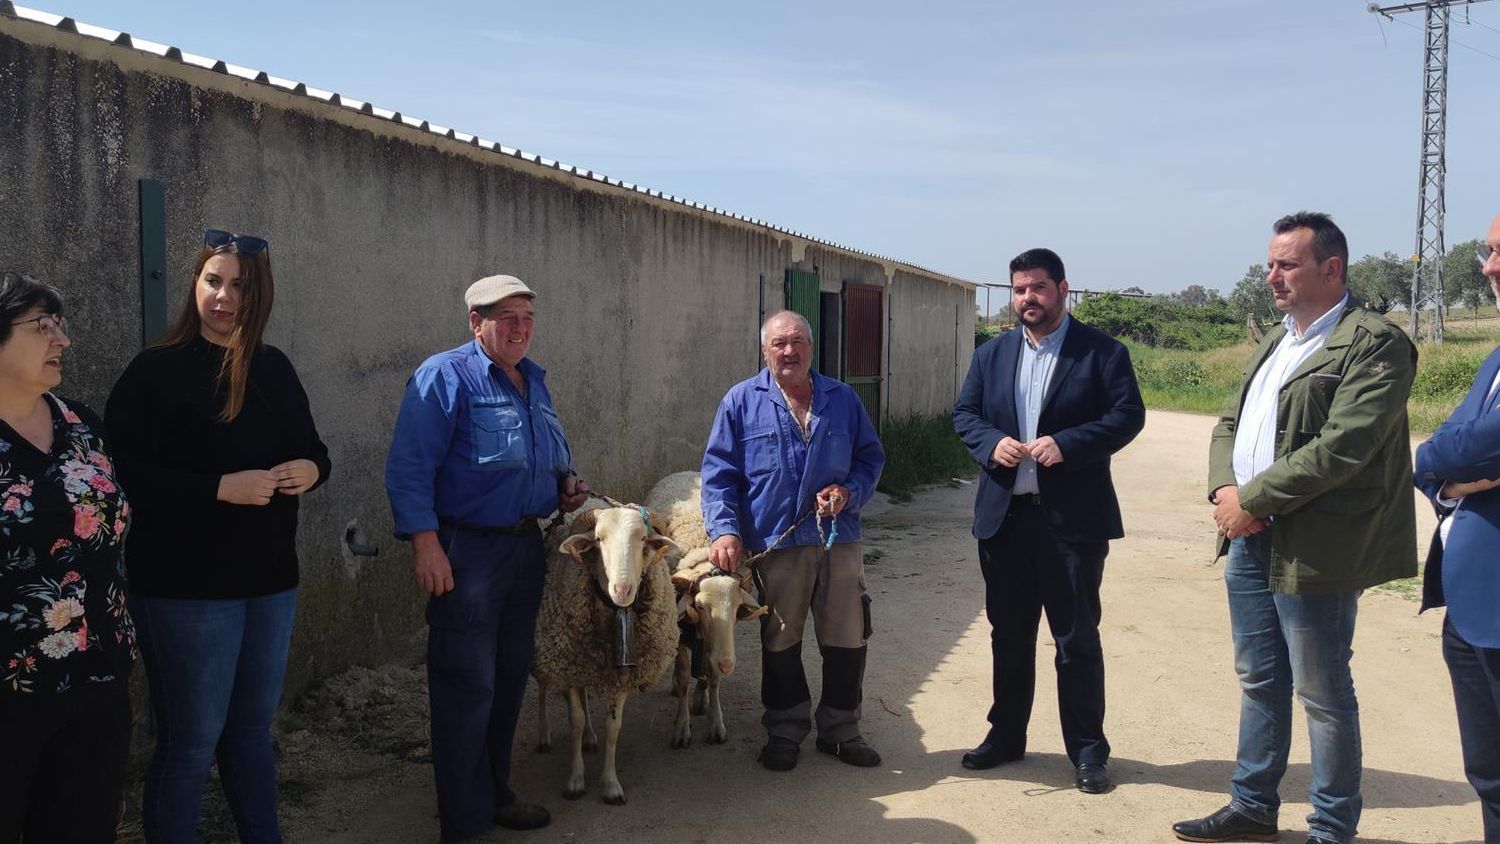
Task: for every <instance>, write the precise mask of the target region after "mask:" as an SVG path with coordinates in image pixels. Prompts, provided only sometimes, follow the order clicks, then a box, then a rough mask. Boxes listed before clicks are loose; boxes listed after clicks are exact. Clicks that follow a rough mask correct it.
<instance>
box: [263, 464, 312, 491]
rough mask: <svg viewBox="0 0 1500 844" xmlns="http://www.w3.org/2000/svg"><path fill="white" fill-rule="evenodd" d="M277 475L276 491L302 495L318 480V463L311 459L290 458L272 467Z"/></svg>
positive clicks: (273, 472) (272, 472) (273, 473)
mask: <svg viewBox="0 0 1500 844" xmlns="http://www.w3.org/2000/svg"><path fill="white" fill-rule="evenodd" d="M271 474H272V475H274V476H275V477H276V491H277V492H279V493H281V494H282V495H301V494H302V493H304V492H307V491H308V490H309V489H311V488H312V485H313V484H315V483H317V482H318V464H316V463H314V462H312V461H311V460H288V461H287V462H285V463H282V464H281V465H279V466H272V467H271Z"/></svg>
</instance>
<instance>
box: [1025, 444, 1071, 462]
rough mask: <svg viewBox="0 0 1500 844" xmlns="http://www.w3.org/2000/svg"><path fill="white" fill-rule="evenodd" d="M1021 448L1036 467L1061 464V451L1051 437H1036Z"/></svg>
mask: <svg viewBox="0 0 1500 844" xmlns="http://www.w3.org/2000/svg"><path fill="white" fill-rule="evenodd" d="M1023 447H1024V448H1025V449H1026V451H1027V453H1029V454H1030V455H1031V458H1032V459H1033V460H1035V461H1036V463H1037V465H1038V466H1056V465H1057V464H1059V463H1061V462H1063V455H1062V449H1060V448H1058V447H1057V441H1056V440H1054V439H1052V438H1051V437H1037V438H1036V439H1034V440H1032V441H1031V442H1029V443H1027V444H1026V445H1025V446H1023Z"/></svg>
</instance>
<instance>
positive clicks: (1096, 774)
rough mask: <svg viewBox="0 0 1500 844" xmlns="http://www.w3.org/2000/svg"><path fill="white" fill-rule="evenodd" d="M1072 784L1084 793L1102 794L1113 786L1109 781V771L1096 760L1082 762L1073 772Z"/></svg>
mask: <svg viewBox="0 0 1500 844" xmlns="http://www.w3.org/2000/svg"><path fill="white" fill-rule="evenodd" d="M1073 784H1074V785H1076V786H1078V790H1079V791H1081V792H1083V793H1084V794H1103V793H1104V792H1106V791H1109V790H1110V789H1112V788H1114V787H1115V784H1114V783H1112V782H1110V781H1109V772H1108V771H1106V770H1105V769H1104V766H1103V765H1100V764H1099V763H1097V762H1084V763H1083V764H1082V765H1079V766H1078V770H1077V772H1076V773H1074V774H1073Z"/></svg>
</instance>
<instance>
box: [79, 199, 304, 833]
mask: <svg viewBox="0 0 1500 844" xmlns="http://www.w3.org/2000/svg"><path fill="white" fill-rule="evenodd" d="M274 297H275V286H274V283H273V281H272V277H271V261H270V256H269V252H268V248H267V244H266V241H265V240H263V239H261V238H257V237H250V236H247V235H232V234H230V233H229V232H226V231H222V230H219V229H209V230H207V231H206V232H204V243H203V248H202V249H201V250H200V251H199V253H198V259H197V261H196V263H195V265H194V268H193V283H192V286H191V287H190V288H189V290H188V296H187V301H186V302H185V303H184V304H183V308H182V311H181V313H179V314H178V316H177V319H176V321H175V322H174V323H173V324H172V326H171V327H170V328H169V329H168V330H167V333H166V336H165V337H163V338H162V339H161V340H160V341H159V342H158V343H157V344H156V345H154V346H152V347H151V348H149V349H146V350H145V351H143V352H141V353H140V354H139V355H137V356H136V358H135V360H133V361H131V363H130V365H129V366H128V367H126V369H125V373H124V374H123V375H121V376H120V380H119V381H118V382H117V383H116V384H115V387H114V390H113V392H111V394H110V397H109V404H108V406H107V407H106V408H105V418H106V419H107V420H108V423H109V425H110V431H111V435H112V437H113V438H114V440H113V443H112V444H113V445H114V446H115V455H116V459H117V460H118V461H119V465H120V478H121V482H122V483H123V484H124V485H125V489H126V491H127V492H129V494H130V496H131V502H132V504H133V506H134V507H135V508H136V509H135V513H136V522H135V527H134V529H133V532H132V533H131V537H130V549H129V552H128V553H127V555H126V560H125V562H126V565H127V567H128V569H129V572H130V581H131V583H130V608H131V614H132V616H134V618H135V621H136V625H137V627H138V629H139V630H140V637H141V652H142V655H143V656H144V658H145V664H146V676H147V679H148V680H149V681H150V687H151V708H152V711H153V713H154V715H155V725H156V752H155V754H154V755H153V756H152V758H151V764H150V767H149V768H148V769H147V771H146V788H145V795H144V798H143V800H142V804H141V814H142V820H143V824H144V827H145V834H146V839H147V840H148V841H150V842H191V841H193V840H194V834H195V830H196V827H197V823H198V814H199V807H200V804H201V802H202V797H203V788H204V783H205V781H206V780H207V777H208V770H209V766H210V763H212V762H213V761H214V760H215V759H216V758H217V760H218V763H219V777H220V780H221V781H222V783H223V786H224V795H225V797H226V798H227V799H228V801H229V807H230V810H231V811H232V812H233V814H234V820H235V825H236V827H237V828H238V831H239V837H240V840H241V841H245V842H264V841H280V840H281V836H280V831H279V825H278V823H277V818H276V764H275V756H274V753H273V751H272V748H271V738H270V726H271V719H272V717H273V716H274V715H275V713H276V707H277V704H278V703H279V702H280V699H281V684H282V677H283V674H284V673H285V669H286V660H287V648H288V645H289V643H290V641H291V635H292V618H293V613H294V610H295V607H296V594H297V590H296V587H297V547H296V533H297V498H298V496H300V495H302V494H303V493H305V492H307V491H309V490H311V489H313V488H315V487H317V486H318V485H319V484H320V483H322V482H323V481H325V480H327V478H328V472H329V470H330V468H331V466H330V464H329V461H328V449H327V448H326V447H325V446H324V445H323V442H322V440H320V439H319V438H318V432H317V428H316V426H315V425H314V424H313V418H312V413H311V410H310V408H309V406H308V401H307V394H306V393H305V392H304V391H303V389H302V383H301V382H300V381H299V380H298V378H297V373H296V370H294V369H293V368H292V363H291V361H290V360H288V359H287V357H286V355H285V354H283V353H282V352H281V350H279V349H277V348H275V347H274V346H269V345H267V344H265V343H263V342H262V340H261V337H262V335H263V333H264V332H265V329H266V323H267V321H268V320H269V319H270V316H271V304H272V301H273V299H274Z"/></svg>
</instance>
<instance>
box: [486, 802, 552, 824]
mask: <svg viewBox="0 0 1500 844" xmlns="http://www.w3.org/2000/svg"><path fill="white" fill-rule="evenodd" d="M551 821H552V815H551V814H550V813H548V811H547V810H546V809H544V808H542V807H541V806H538V805H537V804H535V803H512V804H510V805H509V806H501V807H500V808H498V809H496V810H495V823H496V824H498V825H500V826H503V827H505V828H506V829H541V828H542V827H544V826H546V825H547V824H548V823H551Z"/></svg>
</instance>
